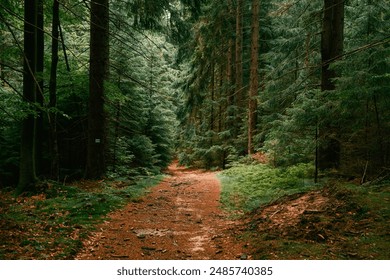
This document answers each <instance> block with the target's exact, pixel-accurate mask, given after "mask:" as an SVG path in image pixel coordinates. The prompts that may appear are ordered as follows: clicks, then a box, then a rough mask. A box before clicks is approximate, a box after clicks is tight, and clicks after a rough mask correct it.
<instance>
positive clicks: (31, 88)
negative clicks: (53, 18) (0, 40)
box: [16, 0, 38, 194]
mask: <svg viewBox="0 0 390 280" xmlns="http://www.w3.org/2000/svg"><path fill="white" fill-rule="evenodd" d="M37 4H38V1H37V0H25V1H24V63H23V100H24V102H26V103H27V105H28V106H29V107H30V109H33V108H34V107H33V106H34V105H33V104H34V103H35V102H36V88H37V87H36V79H35V76H36V75H35V74H36V60H37V28H36V26H37V7H38V5H37ZM35 128H36V123H35V116H34V114H32V113H28V115H27V116H26V117H25V119H24V120H23V122H22V134H21V143H20V147H21V149H20V169H19V182H18V186H17V189H16V191H17V193H19V194H20V193H23V192H25V191H31V190H33V189H34V186H35V181H36V172H35V142H36V141H35V140H36V131H35V130H36V129H35Z"/></svg>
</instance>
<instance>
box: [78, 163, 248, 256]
mask: <svg viewBox="0 0 390 280" xmlns="http://www.w3.org/2000/svg"><path fill="white" fill-rule="evenodd" d="M168 171H169V173H170V176H169V177H167V178H166V179H164V180H163V181H162V182H161V183H160V184H159V185H158V186H156V187H154V188H152V189H151V190H150V193H149V194H147V195H146V196H145V197H144V198H142V199H141V200H140V201H138V202H132V203H130V204H128V205H127V206H126V207H124V208H122V209H121V210H119V211H116V212H113V213H112V214H110V215H109V219H108V220H107V221H106V222H104V223H103V224H101V225H100V226H98V227H97V228H98V230H97V231H95V232H93V233H92V234H91V237H90V238H89V239H88V240H86V241H84V248H83V249H82V250H81V252H80V253H79V254H78V255H77V256H76V259H105V260H108V259H155V260H158V259H170V260H173V259H175V260H181V259H197V260H201V259H205V260H207V259H246V258H248V256H247V255H246V253H245V250H246V249H247V248H246V244H244V243H243V242H242V241H240V240H238V239H237V235H236V232H237V231H238V230H239V229H238V228H240V224H239V222H238V221H234V220H231V219H229V214H228V213H226V212H224V211H223V210H222V209H221V208H220V203H219V198H220V183H219V181H218V179H217V178H216V175H215V173H212V172H203V171H199V170H187V169H184V168H181V167H178V166H177V164H173V165H171V166H170V168H169V170H168Z"/></svg>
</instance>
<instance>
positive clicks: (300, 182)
mask: <svg viewBox="0 0 390 280" xmlns="http://www.w3.org/2000/svg"><path fill="white" fill-rule="evenodd" d="M310 174H312V168H311V167H310V166H309V165H307V164H299V165H295V166H291V167H288V168H274V167H271V166H269V165H267V164H257V163H256V164H251V165H247V164H239V165H236V166H233V167H232V168H230V169H228V170H225V171H223V172H221V173H220V174H219V179H220V181H221V184H222V193H221V202H222V204H223V205H224V206H225V207H226V208H228V209H230V210H243V211H245V212H249V211H252V210H254V209H256V208H257V207H259V206H261V205H266V204H269V203H271V202H273V201H275V200H277V199H279V198H281V197H283V196H286V195H292V194H296V193H301V192H306V191H308V190H311V189H313V188H314V187H315V186H314V183H312V181H310V180H309V179H308V178H309V177H310Z"/></svg>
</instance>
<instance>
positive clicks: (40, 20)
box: [35, 0, 45, 175]
mask: <svg viewBox="0 0 390 280" xmlns="http://www.w3.org/2000/svg"><path fill="white" fill-rule="evenodd" d="M43 29H44V12H43V0H37V19H36V31H37V35H36V36H37V37H36V38H37V64H36V75H35V79H36V84H35V86H36V102H37V104H39V105H40V106H41V108H43V100H44V96H43V85H44V81H43V70H44V55H45V40H44V30H43ZM43 118H44V112H43V111H42V110H41V109H39V110H37V118H36V120H35V122H36V141H35V146H36V147H35V155H36V156H35V158H36V172H37V174H38V175H40V174H42V173H43V172H44V169H45V168H44V162H43V137H44V121H43Z"/></svg>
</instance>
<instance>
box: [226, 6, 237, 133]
mask: <svg viewBox="0 0 390 280" xmlns="http://www.w3.org/2000/svg"><path fill="white" fill-rule="evenodd" d="M228 7H229V17H230V18H231V20H232V21H234V19H235V18H236V17H235V11H234V6H233V3H232V1H231V0H228ZM231 28H232V33H233V32H234V25H233V24H232V26H231ZM226 55H227V58H226V63H227V65H226V83H227V87H226V96H227V105H226V109H227V116H226V118H227V120H226V127H227V128H228V129H230V130H231V135H232V136H233V134H234V133H233V130H234V123H235V109H234V107H235V88H234V71H235V67H234V60H235V59H234V40H233V38H232V37H229V41H228V51H227V54H226ZM231 138H233V137H231Z"/></svg>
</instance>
